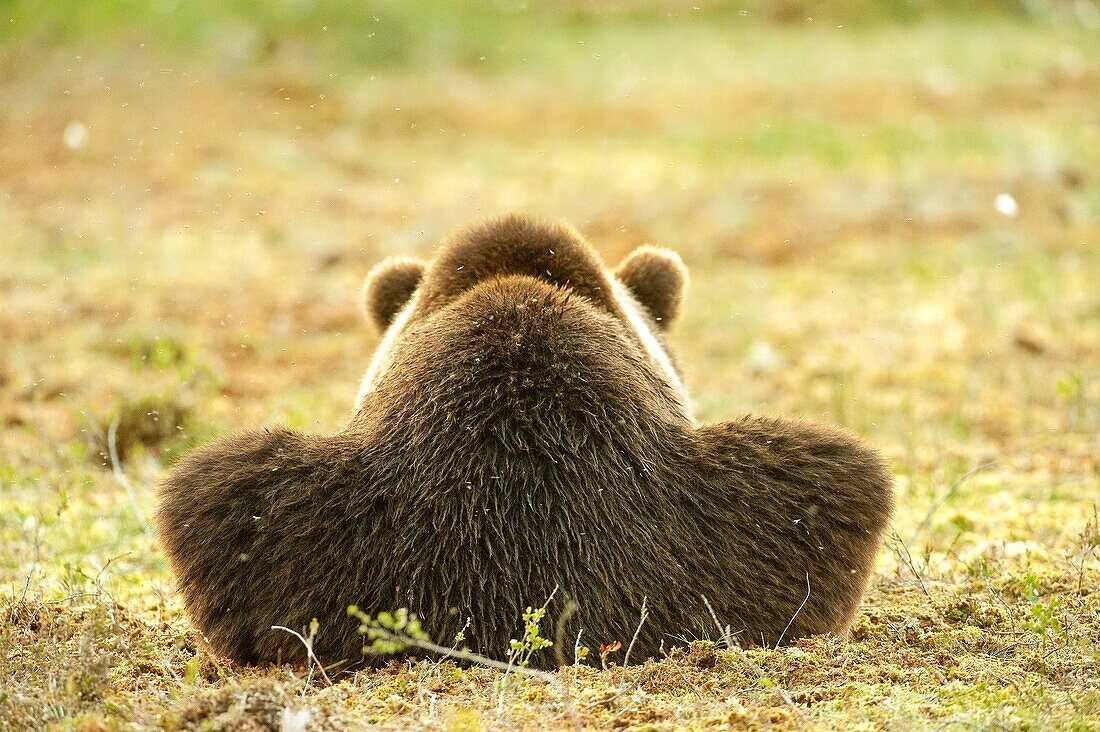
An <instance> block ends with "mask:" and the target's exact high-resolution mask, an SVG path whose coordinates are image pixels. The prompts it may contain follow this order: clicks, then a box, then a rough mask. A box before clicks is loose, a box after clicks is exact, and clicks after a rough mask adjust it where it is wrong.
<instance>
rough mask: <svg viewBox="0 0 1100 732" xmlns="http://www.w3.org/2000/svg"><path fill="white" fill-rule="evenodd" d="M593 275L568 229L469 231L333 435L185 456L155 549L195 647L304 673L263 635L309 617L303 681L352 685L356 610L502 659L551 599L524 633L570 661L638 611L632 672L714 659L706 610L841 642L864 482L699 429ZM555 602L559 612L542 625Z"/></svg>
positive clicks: (819, 461)
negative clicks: (535, 624) (676, 652)
mask: <svg viewBox="0 0 1100 732" xmlns="http://www.w3.org/2000/svg"><path fill="white" fill-rule="evenodd" d="M551 250H552V252H553V253H552V254H551V253H550V251H551ZM631 271H634V272H638V271H641V270H631ZM610 276H611V275H609V274H608V273H607V271H606V270H605V269H604V268H603V266H602V265H601V264H600V263H599V260H598V259H597V257H596V254H595V253H594V251H593V250H591V248H590V247H588V245H587V244H585V243H584V241H583V240H582V239H581V238H580V237H579V235H577V234H576V233H575V232H572V231H571V230H570V229H567V228H564V227H558V226H545V225H540V224H537V223H534V222H532V221H530V220H527V219H521V218H516V217H512V218H508V219H504V220H501V221H497V222H493V223H490V224H487V225H485V226H483V227H481V228H475V229H470V230H467V231H466V232H464V233H462V234H461V235H459V236H458V237H456V238H453V239H451V240H450V241H449V242H447V243H446V245H445V246H443V247H442V248H441V249H440V251H439V252H438V254H437V255H436V257H435V259H434V260H433V261H432V262H431V263H429V265H428V267H427V270H426V271H425V273H424V277H423V279H422V280H421V285H420V290H419V291H418V293H417V295H416V296H415V297H417V298H419V301H418V302H417V304H416V312H415V315H414V317H412V318H411V319H410V321H409V323H408V325H407V327H406V328H405V330H404V332H403V333H402V334H401V335H400V337H399V338H398V340H397V341H396V343H395V346H394V348H393V352H392V356H393V357H392V365H391V366H390V367H389V368H388V369H386V370H385V371H384V372H383V373H381V374H380V376H379V378H378V380H377V383H376V385H375V386H374V388H372V389H371V390H369V391H368V392H367V393H366V396H365V397H364V399H363V401H362V404H361V407H360V409H359V410H358V412H357V413H356V414H355V416H354V417H353V418H352V420H351V421H350V423H349V424H348V426H347V427H346V429H345V430H344V431H342V432H340V433H339V434H336V435H330V436H309V435H302V434H299V433H296V432H292V431H289V430H285V429H270V430H262V431H253V432H246V433H244V434H240V435H236V436H233V437H229V438H227V439H224V440H221V441H219V442H217V443H214V444H212V445H210V446H207V447H205V448H202V449H200V450H197V451H195V452H192V453H191V454H190V455H188V456H186V457H185V458H184V459H183V460H182V461H181V462H180V464H179V465H178V466H177V467H176V468H175V469H173V470H172V471H171V473H169V474H168V476H167V477H166V478H165V479H164V481H163V483H162V486H161V503H160V506H159V508H158V511H157V517H156V525H157V532H158V536H159V538H160V540H161V543H162V545H163V547H164V550H165V552H166V554H167V556H168V558H169V561H170V563H171V566H172V569H173V572H174V574H175V576H176V578H177V581H178V584H179V588H180V591H181V592H182V593H183V597H184V601H185V604H186V607H187V610H188V612H189V613H190V614H191V617H192V619H193V621H194V622H195V624H196V625H197V627H198V628H199V629H201V630H202V631H203V632H204V633H205V634H206V636H207V637H208V638H209V641H210V644H211V646H212V647H213V648H214V649H216V650H217V651H220V652H221V653H224V654H225V655H227V656H229V657H231V658H233V659H235V660H237V661H240V662H267V661H277V660H279V659H284V660H285V659H300V658H302V657H303V654H304V651H303V649H302V647H301V645H300V643H299V642H298V641H297V640H296V639H294V638H293V637H291V636H290V635H288V634H286V633H284V632H280V631H272V630H270V628H271V626H272V625H285V626H288V627H291V628H304V627H306V626H307V625H308V623H309V622H310V619H311V618H318V619H319V621H320V632H319V634H318V636H317V639H316V644H315V650H316V652H317V654H318V656H319V657H320V658H321V659H322V661H324V662H325V663H330V662H335V661H338V660H347V661H358V660H360V646H361V642H362V641H361V638H360V637H359V636H358V635H357V633H356V624H355V622H353V621H351V620H349V619H348V618H347V616H346V608H347V606H348V605H351V604H357V605H358V606H359V607H360V608H362V609H363V610H365V611H366V612H370V613H374V612H378V611H381V610H394V609H397V608H401V607H406V608H408V609H409V610H410V611H412V612H414V613H416V614H417V615H418V616H419V617H420V618H421V619H422V620H423V625H424V627H425V629H426V630H427V631H428V632H429V633H430V634H431V635H432V636H433V638H435V639H437V640H438V641H441V642H444V643H449V642H450V641H451V639H452V638H453V637H454V635H455V633H456V632H457V631H459V630H460V629H461V628H462V627H463V626H464V624H465V623H466V619H467V618H471V624H470V626H469V628H468V629H467V630H466V638H467V640H466V643H467V644H468V645H469V646H470V647H471V648H472V649H473V650H476V651H479V652H482V653H485V654H487V655H490V656H494V657H502V656H505V655H506V654H507V652H508V641H509V639H510V638H515V637H518V635H517V634H518V633H519V632H520V631H519V630H518V629H517V628H518V623H519V616H520V614H521V612H522V611H523V609H524V607H525V606H527V605H537V604H539V603H541V602H542V601H543V600H544V599H545V598H546V597H548V596H549V595H550V594H551V593H552V592H554V590H555V588H557V593H556V595H555V599H554V601H553V603H552V604H551V605H550V607H549V610H548V613H547V620H546V621H545V622H544V624H543V635H545V636H547V637H550V638H553V637H555V636H558V637H564V638H567V639H569V640H570V642H571V641H572V639H574V638H576V635H577V632H578V630H580V629H582V628H583V630H584V635H583V640H584V642H585V643H586V644H587V645H589V646H590V647H595V646H596V645H597V644H599V643H611V642H613V641H615V640H618V641H621V642H622V643H623V644H624V646H625V645H626V644H627V643H628V642H629V641H630V639H631V637H632V635H633V634H634V632H635V629H636V627H637V625H638V613H639V608H640V606H641V604H642V602H643V599H646V598H647V600H648V607H649V619H648V621H647V622H646V623H645V624H644V625H643V626H642V627H641V629H640V632H639V634H638V639H637V643H636V644H635V647H634V654H633V655H632V657H631V660H633V661H641V660H643V659H645V658H646V657H650V656H655V655H658V654H659V653H660V651H661V649H662V647H663V648H666V649H667V648H669V647H671V646H673V645H676V644H678V643H681V642H683V641H684V640H685V639H691V638H694V637H701V636H703V635H709V636H711V637H713V636H714V635H715V634H716V630H715V626H714V621H713V619H712V616H711V612H710V610H709V609H708V608H707V605H706V602H705V601H704V599H703V598H704V597H706V598H707V600H708V601H709V603H710V605H711V606H712V607H713V610H714V613H715V614H716V615H717V617H718V618H719V619H720V620H721V621H722V622H723V623H728V624H729V625H730V626H731V628H732V630H733V632H734V633H735V634H736V638H737V639H738V640H739V641H740V642H742V643H762V644H767V645H773V644H776V643H779V642H790V641H793V640H795V639H796V638H799V637H801V636H805V635H809V634H815V633H827V632H833V633H837V632H843V631H844V630H845V628H846V627H847V625H848V623H849V622H850V620H851V618H852V615H853V613H854V612H855V611H856V608H857V606H858V604H859V600H860V597H861V594H862V592H863V588H864V585H865V583H866V581H867V577H868V573H869V572H870V570H871V567H872V564H873V561H874V557H875V553H876V550H877V548H878V546H879V541H880V537H881V534H882V531H883V529H884V527H885V526H886V523H887V520H888V518H889V515H890V511H891V506H892V492H891V480H890V476H889V474H888V472H887V470H886V467H885V465H884V464H883V461H882V459H881V458H880V457H879V456H878V455H877V454H876V453H875V452H874V451H873V450H871V449H870V448H868V447H867V446H865V445H864V444H863V443H861V442H860V441H859V440H857V439H856V438H854V437H852V436H851V435H849V434H847V433H845V432H843V431H841V430H839V429H836V428H833V427H828V426H822V425H815V424H809V423H804V422H797V421H788V420H781V419H774V418H761V417H742V418H740V419H737V420H734V421H731V422H724V423H720V424H714V425H708V426H704V427H695V426H694V425H693V424H692V423H691V421H690V419H689V418H688V417H687V416H686V414H685V412H684V409H683V407H682V405H681V404H680V402H679V401H678V398H677V396H676V394H675V393H673V391H674V390H672V389H671V387H670V386H669V384H668V382H667V379H666V378H665V377H664V375H663V373H662V372H661V371H660V369H658V368H656V367H655V365H654V363H653V361H652V359H651V358H649V357H647V355H646V353H645V351H644V350H643V349H642V348H641V347H640V345H639V341H638V338H637V337H636V335H635V334H632V333H631V332H630V329H629V328H628V327H626V325H625V322H624V319H623V316H622V314H621V312H620V310H621V308H620V307H619V305H618V303H617V302H616V301H615V299H614V297H611V296H610V291H609V289H608V283H609V279H608V278H609V277H610ZM630 278H631V279H632V281H633V284H632V286H631V287H630V290H631V291H632V292H634V293H636V294H637V295H638V296H640V297H641V298H643V305H644V306H645V307H647V308H649V307H650V305H651V304H652V303H646V302H645V301H644V299H645V298H646V297H647V294H646V293H649V292H651V290H652V291H654V292H656V293H657V294H656V295H654V297H655V298H656V300H657V303H658V304H656V305H654V307H655V308H656V309H655V311H654V312H661V313H665V314H666V315H674V313H675V311H674V310H669V309H668V307H667V305H668V304H669V303H672V302H674V298H671V297H665V298H663V299H662V298H661V297H657V295H659V294H660V292H659V290H660V288H659V287H656V289H654V288H650V287H649V286H648V285H647V284H646V283H645V282H643V281H642V279H644V278H640V276H639V277H635V275H631V276H630ZM657 279H658V280H659V279H660V277H657ZM394 291H395V292H396V291H397V290H394ZM395 299H400V300H401V302H399V303H396V305H397V307H398V308H399V307H401V306H402V305H403V304H404V303H405V300H406V299H407V298H400V297H396V296H395ZM660 303H663V304H660ZM382 310H383V311H384V312H395V309H394V308H393V307H392V304H391V306H388V307H386V308H384V309H382ZM391 317H392V316H391ZM807 578H808V582H809V593H808V594H807ZM567 600H572V601H575V602H576V603H577V604H578V606H579V609H578V610H577V612H576V613H575V614H573V615H572V616H570V617H567V618H566V619H564V620H559V619H560V618H561V612H562V609H563V607H564V606H565V603H566V601H567ZM559 623H560V624H561V627H560V628H559V627H558V625H559ZM565 656H566V658H570V657H571V653H570V652H569V651H568V650H567V649H566V650H565ZM536 658H538V656H536ZM541 662H542V663H544V664H545V663H549V662H552V658H551V657H550V656H549V654H546V655H545V656H544V657H543V658H542V659H541Z"/></svg>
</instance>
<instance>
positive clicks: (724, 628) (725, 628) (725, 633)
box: [699, 595, 740, 648]
mask: <svg viewBox="0 0 1100 732" xmlns="http://www.w3.org/2000/svg"><path fill="white" fill-rule="evenodd" d="M699 597H701V598H703V604H704V605H706V606H707V611H708V612H710V619H711V620H713V621H714V624H715V625H716V626H717V627H718V632H719V633H721V634H722V642H723V643H725V644H726V648H732V647H733V639H732V637H731V634H730V626H729V624H728V623H727V624H726V625H722V623H721V622H720V621H719V620H718V615H717V614H716V613H715V612H714V608H713V607H711V606H710V600H708V599H707V596H706V595H699ZM738 632H740V631H738Z"/></svg>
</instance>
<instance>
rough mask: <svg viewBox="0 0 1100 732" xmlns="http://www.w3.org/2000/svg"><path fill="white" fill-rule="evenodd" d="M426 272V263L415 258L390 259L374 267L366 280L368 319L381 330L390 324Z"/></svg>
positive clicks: (365, 300)
mask: <svg viewBox="0 0 1100 732" xmlns="http://www.w3.org/2000/svg"><path fill="white" fill-rule="evenodd" d="M423 276H424V263H423V262H421V261H419V260H416V259H390V260H388V261H386V262H383V263H382V264H380V265H378V266H377V267H375V268H374V269H372V270H371V272H370V274H369V275H367V279H366V281H365V282H364V283H363V313H364V314H365V315H366V316H367V320H369V321H370V322H371V323H372V324H373V325H374V327H375V328H376V329H378V330H379V331H383V330H385V329H386V328H388V327H389V325H390V323H392V322H393V319H394V316H396V315H397V313H398V311H400V310H401V306H402V305H404V304H405V302H407V301H408V299H409V298H410V297H412V294H413V293H414V292H416V288H417V286H418V285H419V284H420V278H421V277H423Z"/></svg>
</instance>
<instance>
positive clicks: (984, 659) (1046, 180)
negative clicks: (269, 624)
mask: <svg viewBox="0 0 1100 732" xmlns="http://www.w3.org/2000/svg"><path fill="white" fill-rule="evenodd" d="M0 23H2V29H0V98H2V99H3V103H2V104H0V232H2V233H0V293H2V297H3V302H4V307H3V308H0V343H2V348H0V434H2V445H0V619H2V622H0V728H12V729H31V728H56V729H74V728H75V729H82V730H101V729H134V728H137V729H146V728H157V727H167V728H171V729H244V730H258V729H282V730H288V731H290V730H299V729H344V728H352V729H355V728H362V727H369V726H375V725H377V726H380V727H384V728H404V727H427V728H443V729H456V730H457V729H511V728H526V729H545V728H562V729H568V728H570V727H573V726H575V725H579V726H583V727H585V728H591V729H605V728H614V729H618V728H633V729H651V730H659V729H670V728H679V727H687V728H698V729H702V728H726V727H730V728H734V729H767V728H777V729H787V728H806V727H814V728H823V729H858V728H863V729H928V730H942V729H1034V730H1042V729H1055V728H1061V729H1081V730H1084V729H1100V645H1098V644H1100V532H1098V526H1097V501H1098V497H1100V458H1098V453H1100V441H1098V433H1100V286H1098V284H1097V283H1098V281H1100V277H1098V274H1100V173H1098V171H1100V106H1098V105H1097V104H1096V100H1097V99H1098V98H1100V41H1098V39H1100V8H1098V7H1097V5H1096V4H1095V3H1094V2H1089V1H1088V0H1077V1H1076V2H1068V1H1066V2H1059V1H1055V2H1045V3H1043V2H1028V3H1023V2H1021V3H1015V2H1005V3H992V2H989V3H983V2H968V3H946V2H942V3H941V2H924V3H919V2H905V1H903V0H894V1H892V2H887V3H867V2H858V1H857V0H847V1H846V2H841V3H831V4H821V3H812V2H796V1H787V2H765V1H762V0H749V1H748V2H744V3H740V4H738V5H737V6H736V7H733V8H731V7H730V6H728V5H727V4H720V3H714V2H703V3H696V4H695V5H692V4H688V3H683V4H681V3H674V2H662V3H634V2H627V1H626V0H623V1H616V2H609V3H601V2H586V1H584V0H561V1H560V2H553V3H547V4H542V3H538V4H536V3H531V6H530V7H528V4H527V3H518V2H499V3H496V4H488V3H482V4H442V3H439V4H435V5H430V4H427V3H424V4H421V3H415V2H407V3H397V2H390V3H381V4H378V5H377V6H376V7H373V8H369V9H367V8H365V7H364V6H361V5H359V4H354V3H338V2H304V1H302V0H298V1H293V2H292V1H291V0H282V1H281V2H274V3H270V4H268V5H266V6H265V10H263V11H261V10H260V5H259V4H256V5H253V4H250V3H245V2H222V3H215V2H213V1H212V0H196V1H195V2H187V3H174V2H170V1H168V2H164V1H153V2H137V1H136V0H134V1H131V2H125V1H124V0H113V1H104V2H89V3H78V2H75V0H57V1H56V2H52V3H47V2H38V3H35V2H9V3H5V4H3V5H2V6H0ZM512 210H526V211H531V212H534V213H541V214H547V215H554V216H560V217H563V218H565V219H567V220H568V221H570V222H572V223H574V224H575V225H577V226H578V227H579V228H580V229H581V230H582V231H584V232H585V234H587V235H588V236H589V237H590V239H591V240H592V241H593V242H594V243H595V244H596V245H597V246H598V247H599V248H600V249H601V251H602V252H603V253H604V255H605V256H606V257H607V258H608V260H609V261H611V262H615V261H617V260H618V259H619V258H620V257H622V256H624V255H625V253H626V252H628V251H629V250H630V249H631V248H633V247H634V246H636V245H639V244H641V243H644V242H651V243H655V244H660V245H664V246H669V247H672V248H674V249H676V250H677V251H679V252H680V253H681V254H682V255H683V257H684V259H685V261H686V262H687V264H688V266H689V267H690V269H691V272H692V281H691V287H690V293H689V300H688V305H687V312H686V316H685V318H684V321H683V322H682V323H680V324H679V327H678V328H677V329H676V331H675V334H674V337H673V340H674V345H675V347H676V348H677V349H678V352H679V353H680V355H681V361H682V363H683V364H684V366H685V370H686V372H687V378H688V382H689V387H690V389H691V391H692V393H693V395H694V397H695V399H696V404H697V409H698V412H699V414H700V416H701V418H702V419H704V420H720V419H724V418H729V417H733V416H736V415H738V414H741V413H744V412H758V413H768V414H775V415H784V416H802V417H807V418H812V419H819V420H824V421H829V422H837V423H840V424H843V425H845V426H846V427H848V428H850V429H852V430H854V431H856V432H858V433H859V434H861V435H863V436H864V437H865V438H866V439H867V440H869V441H870V442H871V443H872V444H874V445H876V446H878V447H879V448H880V449H881V450H882V451H883V452H884V453H885V454H886V455H887V457H888V459H889V461H890V464H891V466H892V468H893V472H894V476H895V479H896V493H897V503H898V510H897V514H896V516H895V519H894V522H893V526H892V528H891V531H890V536H889V537H888V539H887V540H886V541H885V542H884V544H883V547H882V550H881V552H880V557H879V563H878V567H877V569H876V572H875V575H874V577H873V579H872V583H871V586H870V587H869V590H868V594H867V597H866V600H865V602H864V605H863V607H862V608H861V610H860V613H859V616H858V618H857V620H856V622H855V624H854V626H853V628H852V630H851V633H850V635H849V637H848V638H846V639H839V638H834V637H820V638H811V639H806V640H803V641H800V642H799V643H798V644H797V645H795V646H793V647H790V648H783V649H778V650H773V649H759V648H757V649H744V650H742V649H737V648H733V649H725V648H722V647H721V645H722V644H721V639H722V634H721V632H720V631H719V629H718V628H717V627H716V628H715V630H714V633H713V635H709V634H704V635H705V636H708V637H704V638H701V639H700V640H698V641H697V642H695V643H693V644H692V645H690V647H688V648H686V649H684V650H678V651H675V652H673V653H672V654H671V655H670V656H669V657H668V658H665V659H662V660H659V661H655V662H652V661H651V662H649V663H646V664H644V665H640V666H637V665H635V666H630V667H627V668H626V669H625V670H624V668H622V667H620V666H619V665H618V663H619V662H621V661H622V653H623V651H622V650H620V651H618V652H616V653H612V654H609V664H610V665H609V668H608V669H606V670H599V669H593V668H587V667H567V668H565V669H563V670H562V671H560V672H558V673H557V674H556V679H557V681H556V683H549V682H547V681H546V680H544V679H537V678H528V677H526V676H521V675H517V674H515V673H512V674H508V675H507V677H505V674H502V673H501V672H499V671H496V670H492V669H489V668H485V667H481V666H472V667H457V666H455V665H453V664H452V663H451V662H449V661H448V662H442V663H436V662H429V661H420V662H393V663H392V664H391V665H390V666H388V667H384V668H382V669H380V670H377V671H363V672H359V673H357V674H355V675H352V676H340V677H336V678H332V679H326V678H325V676H324V675H323V674H321V673H320V672H319V671H318V670H317V669H312V670H311V669H309V668H307V667H306V666H296V667H295V666H288V667H282V668H241V667H236V666H233V665H232V664H229V663H228V662H226V661H224V660H222V659H219V658H217V657H215V656H213V655H211V654H210V653H209V652H207V651H206V650H205V649H204V648H203V646H202V644H201V639H200V637H199V636H198V635H197V634H196V632H195V631H194V630H193V629H192V628H191V627H190V625H189V624H188V620H187V617H186V615H185V614H184V613H183V611H182V608H181V606H180V601H179V598H178V596H177V595H176V594H175V592H174V591H173V587H172V580H171V577H170V576H169V573H168V571H167V568H166V566H165V562H164V557H163V555H162V554H161V552H160V550H159V548H158V547H157V544H156V542H155V541H154V540H153V539H152V538H151V536H150V535H149V533H148V531H147V529H146V521H147V517H148V516H149V515H150V513H151V511H152V509H153V507H154V500H155V498H154V489H153V486H154V485H155V482H156V480H157V477H158V475H160V474H161V472H162V471H163V470H164V469H165V467H166V466H167V465H170V464H171V463H172V461H173V460H175V459H176V458H177V457H178V456H179V455H180V453H181V452H183V451H185V450H186V449H188V448H190V447H191V446H193V445H195V444H198V443H201V442H203V441H206V440H209V439H211V438H212V437H215V436H217V435H221V434H225V433H228V432H230V431H232V430H235V429H241V428H246V427H254V426H257V425H262V424H275V423H285V424H288V425H290V426H291V427H295V428H299V429H305V430H311V431H319V432H325V431H334V430H337V429H339V428H340V426H341V425H342V423H343V421H344V420H345V419H346V418H347V416H348V411H349V409H350V407H351V404H352V400H353V398H354V395H355V392H356V387H357V380H358V377H359V376H360V374H361V372H362V371H363V369H364V367H365V364H366V362H367V360H368V359H369V356H370V352H371V348H372V347H373V345H374V343H375V336H373V335H372V334H371V333H370V331H369V329H368V328H367V327H366V326H365V324H364V323H363V322H362V321H361V319H360V317H359V315H358V313H357V310H356V304H355V299H356V292H357V287H358V285H359V284H360V282H361V280H362V278H363V276H364V275H365V274H366V272H367V270H368V269H369V267H370V266H371V265H372V264H373V263H374V262H376V261H378V260H379V259H380V258H382V257H384V256H387V255H391V254H415V253H419V254H425V253H428V252H430V251H431V248H432V246H433V245H434V244H435V243H436V242H438V240H439V238H440V236H441V235H443V234H444V233H446V232H447V231H448V230H450V229H452V228H454V227H456V226H460V225H463V224H466V223H469V222H471V221H474V220H477V219H479V218H481V217H484V216H487V215H491V214H497V213H503V212H506V211H512ZM111 434H114V436H115V440H114V443H115V448H116V449H115V451H114V452H115V453H116V455H115V457H116V458H117V460H115V461H112V460H111V457H110V454H111V450H110V449H109V447H110V442H111V440H110V439H109V436H110V435H111ZM113 462H117V470H115V469H113V464H112V463H113ZM542 599H544V598H531V602H532V604H534V605H537V604H538V603H539V602H541V600H542ZM518 622H519V619H518V618H517V624H518ZM318 632H324V629H323V628H321V629H319V631H318ZM436 640H439V641H440V642H444V643H448V644H449V643H450V641H451V639H436ZM628 640H629V639H623V643H624V645H625V644H626V642H627V641H628ZM540 652H547V651H540ZM504 655H506V649H501V656H502V657H503V656H504Z"/></svg>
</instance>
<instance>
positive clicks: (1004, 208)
mask: <svg viewBox="0 0 1100 732" xmlns="http://www.w3.org/2000/svg"><path fill="white" fill-rule="evenodd" d="M993 207H994V208H995V209H997V213H999V214H1000V215H1001V216H1007V217H1009V218H1010V219H1011V218H1015V217H1016V214H1018V213H1020V204H1018V203H1016V199H1015V198H1013V197H1012V194H1011V193H998V194H997V198H996V199H994V201H993Z"/></svg>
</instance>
